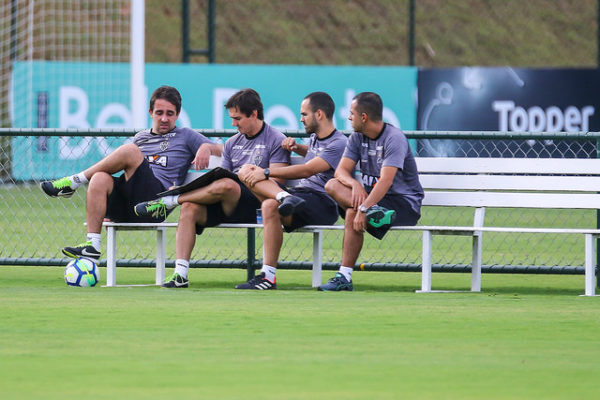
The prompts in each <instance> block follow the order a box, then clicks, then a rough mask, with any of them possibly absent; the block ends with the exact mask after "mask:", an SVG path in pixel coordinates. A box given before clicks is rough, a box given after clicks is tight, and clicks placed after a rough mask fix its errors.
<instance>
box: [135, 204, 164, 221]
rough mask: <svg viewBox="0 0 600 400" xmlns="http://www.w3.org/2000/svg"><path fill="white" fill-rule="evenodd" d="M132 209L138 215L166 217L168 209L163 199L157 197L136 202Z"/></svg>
mask: <svg viewBox="0 0 600 400" xmlns="http://www.w3.org/2000/svg"><path fill="white" fill-rule="evenodd" d="M133 211H134V212H135V215H137V216H138V217H146V216H151V217H152V218H167V215H168V211H169V209H168V208H167V206H166V204H165V202H164V201H163V199H157V200H150V201H143V202H141V203H138V204H137V205H136V206H135V207H133Z"/></svg>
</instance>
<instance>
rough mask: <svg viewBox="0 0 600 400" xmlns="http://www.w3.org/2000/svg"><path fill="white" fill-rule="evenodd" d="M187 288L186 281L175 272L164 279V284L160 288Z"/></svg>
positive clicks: (187, 283) (187, 282)
mask: <svg viewBox="0 0 600 400" xmlns="http://www.w3.org/2000/svg"><path fill="white" fill-rule="evenodd" d="M188 286H189V281H188V279H187V278H184V277H183V276H181V275H179V274H178V273H177V272H175V273H174V274H173V275H171V276H170V277H168V278H167V279H165V283H163V284H162V287H166V288H186V287H188Z"/></svg>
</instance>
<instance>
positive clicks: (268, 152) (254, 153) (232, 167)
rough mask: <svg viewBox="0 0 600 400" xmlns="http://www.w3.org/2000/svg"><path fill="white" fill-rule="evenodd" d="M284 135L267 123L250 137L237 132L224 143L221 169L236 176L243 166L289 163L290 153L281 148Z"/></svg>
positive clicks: (264, 166)
mask: <svg viewBox="0 0 600 400" xmlns="http://www.w3.org/2000/svg"><path fill="white" fill-rule="evenodd" d="M283 139H285V135H284V134H283V133H281V132H279V131H278V130H277V129H275V128H273V127H271V126H270V125H268V124H267V123H263V127H262V129H261V130H260V132H259V133H258V134H257V135H255V136H252V137H247V136H246V135H244V134H242V133H240V132H238V133H236V134H235V135H233V136H232V137H230V138H229V139H227V141H226V142H225V145H224V146H223V158H222V160H221V167H223V168H225V169H227V170H229V171H231V172H233V173H234V174H237V173H238V171H239V169H240V168H241V167H242V165H244V164H253V165H258V166H259V167H261V168H267V167H268V166H269V165H270V164H272V163H288V164H289V162H290V152H289V151H287V150H284V149H283V147H281V141H282V140H283Z"/></svg>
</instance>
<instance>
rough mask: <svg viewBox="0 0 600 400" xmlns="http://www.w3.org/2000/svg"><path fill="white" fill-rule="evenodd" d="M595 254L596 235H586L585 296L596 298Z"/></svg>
mask: <svg viewBox="0 0 600 400" xmlns="http://www.w3.org/2000/svg"><path fill="white" fill-rule="evenodd" d="M595 254H596V240H595V239H594V235H592V234H589V233H588V234H586V235H585V295H586V296H595V295H596V285H595V282H594V281H595V279H594V278H595V277H596V265H595V262H594V261H595V258H596V257H595Z"/></svg>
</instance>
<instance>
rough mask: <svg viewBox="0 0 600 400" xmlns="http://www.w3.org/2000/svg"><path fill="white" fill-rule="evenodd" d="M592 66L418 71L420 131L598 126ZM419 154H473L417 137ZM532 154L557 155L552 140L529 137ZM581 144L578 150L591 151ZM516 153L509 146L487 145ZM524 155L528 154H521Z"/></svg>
mask: <svg viewBox="0 0 600 400" xmlns="http://www.w3.org/2000/svg"><path fill="white" fill-rule="evenodd" d="M598 90H600V73H598V71H597V70H595V69H521V68H510V67H503V68H479V67H476V68H450V69H426V70H421V71H419V76H418V92H419V105H418V109H417V129H418V130H430V131H431V130H438V131H512V132H582V131H584V132H587V131H597V130H599V129H600V115H598V112H597V110H598V107H599V105H600V97H599V96H598ZM419 142H420V143H419V154H421V155H432V156H448V157H450V156H465V155H468V156H476V154H469V152H472V148H470V147H469V146H468V145H467V146H465V145H464V143H463V144H462V145H461V143H460V142H458V141H452V140H421V141H419ZM525 146H530V147H531V148H532V149H534V150H535V151H532V152H531V153H529V154H531V156H536V157H539V156H550V157H551V156H558V154H557V152H558V149H556V148H555V146H554V144H553V143H552V142H551V141H533V140H532V141H527V142H526V143H525ZM590 150H591V148H590V146H585V145H584V146H582V147H581V148H580V149H579V150H578V153H579V154H575V156H585V155H586V154H589V151H590ZM487 153H489V154H490V155H491V156H497V157H502V156H509V157H510V156H515V152H514V149H511V148H510V146H508V147H507V146H500V147H499V146H497V145H496V146H492V145H491V144H490V145H489V146H488V148H487ZM523 154H524V156H526V154H528V153H527V152H524V153H523Z"/></svg>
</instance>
